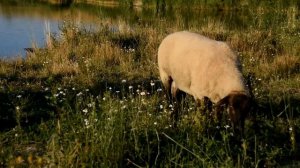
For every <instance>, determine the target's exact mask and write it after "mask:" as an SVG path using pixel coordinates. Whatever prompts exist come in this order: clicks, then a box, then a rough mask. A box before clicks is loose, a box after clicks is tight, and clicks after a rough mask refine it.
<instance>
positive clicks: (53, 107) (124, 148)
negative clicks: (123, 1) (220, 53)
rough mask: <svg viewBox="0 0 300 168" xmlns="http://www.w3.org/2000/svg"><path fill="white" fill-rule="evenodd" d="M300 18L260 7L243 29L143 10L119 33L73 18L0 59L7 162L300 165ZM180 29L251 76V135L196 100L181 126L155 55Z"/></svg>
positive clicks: (1, 137) (1, 142)
mask: <svg viewBox="0 0 300 168" xmlns="http://www.w3.org/2000/svg"><path fill="white" fill-rule="evenodd" d="M135 14H136V13H135ZM200 14H202V13H200ZM195 15H196V14H195ZM298 15H299V13H298V10H296V8H289V9H288V10H284V11H278V13H275V14H274V13H271V14H269V13H265V12H264V10H262V12H261V13H256V15H255V16H256V17H247V23H246V22H242V21H241V20H242V19H237V20H238V21H239V22H238V23H242V25H243V27H240V28H237V27H236V28H235V27H233V26H232V27H230V25H232V24H233V23H232V22H229V23H227V22H226V23H225V22H224V19H222V18H221V19H219V18H218V17H209V18H212V19H206V20H201V21H202V22H200V21H199V20H200V19H199V18H201V17H199V16H198V15H196V16H195V18H197V19H195V21H193V22H192V21H190V22H188V21H186V20H185V19H184V17H182V16H185V15H184V14H182V15H179V14H178V15H170V16H173V17H170V18H173V19H169V18H167V17H163V16H161V18H160V19H157V15H156V17H155V19H153V18H150V19H149V18H146V17H145V15H143V16H140V15H138V16H139V17H137V16H135V17H132V18H134V20H135V21H136V22H134V21H132V20H130V19H127V20H126V19H124V21H123V22H119V23H122V24H119V27H117V28H116V27H113V28H112V26H111V23H110V22H106V21H103V23H101V27H99V29H97V30H96V31H88V30H86V29H83V28H80V27H77V26H76V25H75V24H73V23H72V22H66V23H65V24H64V25H63V26H62V27H61V31H62V32H61V34H62V36H61V37H60V38H59V39H56V38H54V37H52V38H50V40H51V45H49V46H48V47H46V48H34V52H32V53H28V55H27V57H26V58H19V59H12V60H1V61H0V111H1V113H0V121H1V122H0V124H1V127H0V128H1V132H0V149H1V150H0V166H3V167H11V166H25V167H26V166H27V167H28V166H33V167H39V166H49V167H51V166H52V167H64V166H65V165H69V166H70V167H72V166H74V167H127V166H128V167H134V166H136V167H176V166H180V167H197V166H199V165H202V167H276V166H292V165H294V166H297V165H299V155H300V154H299V142H300V141H299V139H300V134H299V130H300V116H299V114H300V111H299V110H300V106H299V101H300V82H299V81H300V66H299V65H300V56H299V51H300V48H299V46H300V44H299V40H298V39H299V36H300V33H299V26H300V23H299V20H298V19H297V16H298ZM147 16H149V15H147ZM150 16H151V15H150ZM153 16H155V14H153ZM222 16H224V15H222ZM137 18H138V19H137ZM282 18H285V19H282ZM265 20H267V22H265ZM231 21H232V20H231ZM129 22H130V24H129ZM183 29H185V30H190V31H194V32H198V33H200V34H203V35H206V36H208V37H210V38H212V39H216V40H222V41H226V42H227V43H228V45H230V46H231V47H232V48H233V50H234V51H236V53H237V55H238V56H239V57H240V58H241V61H242V66H243V70H244V71H243V75H244V76H245V77H246V76H251V83H252V86H253V92H254V95H255V100H256V101H257V103H258V111H257V113H256V115H257V117H256V120H253V117H254V114H252V113H251V114H250V117H249V120H247V122H246V130H245V137H244V138H243V140H242V141H240V139H239V137H237V136H236V134H234V133H233V130H232V128H231V126H230V122H229V121H228V120H226V119H225V118H227V116H226V113H224V120H223V121H222V123H221V127H218V123H216V121H215V120H214V118H213V117H211V116H210V115H206V114H205V111H203V108H202V107H200V108H197V107H195V104H194V101H193V99H192V98H191V97H187V99H186V100H185V101H184V103H183V104H182V107H181V113H182V114H181V116H182V117H181V119H180V120H179V121H178V123H177V128H174V125H173V121H172V120H171V117H170V115H171V112H172V105H170V104H169V103H168V101H167V99H166V97H165V94H164V89H163V88H162V86H161V83H160V81H159V78H158V69H157V62H156V53H157V48H158V45H159V44H160V42H161V40H162V39H163V38H164V37H165V36H166V35H167V34H169V33H172V32H175V31H180V30H183Z"/></svg>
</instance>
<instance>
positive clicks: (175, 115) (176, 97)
mask: <svg viewBox="0 0 300 168" xmlns="http://www.w3.org/2000/svg"><path fill="white" fill-rule="evenodd" d="M171 94H172V106H173V109H172V110H173V111H172V114H171V118H172V119H173V122H174V126H175V127H176V125H177V122H178V120H179V116H180V114H179V113H180V111H181V109H182V105H183V104H182V100H183V99H184V98H185V96H186V93H185V92H182V91H181V90H179V89H178V88H177V86H176V83H175V82H174V81H173V82H172V84H171Z"/></svg>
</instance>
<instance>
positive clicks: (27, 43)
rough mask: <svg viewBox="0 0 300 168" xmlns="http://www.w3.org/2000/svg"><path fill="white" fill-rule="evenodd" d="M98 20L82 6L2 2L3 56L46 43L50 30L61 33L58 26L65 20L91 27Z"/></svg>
mask: <svg viewBox="0 0 300 168" xmlns="http://www.w3.org/2000/svg"><path fill="white" fill-rule="evenodd" d="M97 20H99V18H97V16H96V15H93V14H89V13H87V12H84V11H82V10H73V9H72V10H71V9H64V8H59V7H53V6H49V5H48V6H47V5H29V6H24V5H21V6H14V5H4V4H1V3H0V40H1V42H0V58H8V57H16V56H22V57H24V56H25V55H26V51H25V49H26V48H32V47H44V46H45V43H46V39H47V34H49V33H50V34H51V36H59V27H60V26H61V25H62V24H63V23H64V22H65V21H72V22H74V23H76V24H78V26H81V25H82V26H86V27H90V26H92V25H94V24H95V23H96V22H97Z"/></svg>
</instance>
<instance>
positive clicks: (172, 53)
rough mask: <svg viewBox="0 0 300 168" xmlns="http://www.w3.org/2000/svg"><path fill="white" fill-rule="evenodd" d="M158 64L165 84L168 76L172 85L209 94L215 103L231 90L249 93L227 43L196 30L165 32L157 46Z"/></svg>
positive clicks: (199, 94)
mask: <svg viewBox="0 0 300 168" xmlns="http://www.w3.org/2000/svg"><path fill="white" fill-rule="evenodd" d="M158 66H159V72H160V77H161V80H162V82H163V84H164V85H165V86H167V85H170V84H169V82H168V81H169V79H171V80H172V81H173V83H172V87H175V86H176V87H177V88H178V89H180V90H182V91H184V92H186V93H188V94H190V95H193V96H194V98H196V99H203V98H204V97H208V98H210V100H211V101H212V102H214V103H216V102H218V101H219V100H220V99H222V98H224V97H225V96H227V95H228V94H230V93H232V92H244V93H248V91H246V89H245V85H244V82H243V77H242V74H241V70H240V66H239V61H238V58H237V56H236V54H235V53H234V52H233V51H232V50H231V49H230V47H229V46H228V45H227V44H226V43H224V42H220V41H215V40H212V39H209V38H207V37H204V36H202V35H199V34H196V33H191V32H187V31H183V32H176V33H173V34H170V35H168V36H167V37H166V38H165V39H164V40H163V41H162V43H161V45H160V46H159V49H158ZM167 87H170V86H167Z"/></svg>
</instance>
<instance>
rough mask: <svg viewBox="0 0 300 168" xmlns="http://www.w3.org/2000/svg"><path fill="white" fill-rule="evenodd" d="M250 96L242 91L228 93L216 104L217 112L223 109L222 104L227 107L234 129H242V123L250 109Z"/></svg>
mask: <svg viewBox="0 0 300 168" xmlns="http://www.w3.org/2000/svg"><path fill="white" fill-rule="evenodd" d="M251 102H252V101H251V98H250V97H249V96H247V95H245V94H242V93H233V94H229V95H228V96H226V97H225V98H223V99H222V100H220V102H218V104H217V107H218V109H217V113H219V114H218V115H221V114H220V112H221V111H223V110H224V108H222V107H224V106H226V107H228V111H229V117H230V120H231V122H232V125H233V128H234V130H235V131H241V132H243V130H244V123H245V119H246V117H247V115H248V114H249V112H250V110H251V104H252V103H251Z"/></svg>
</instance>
